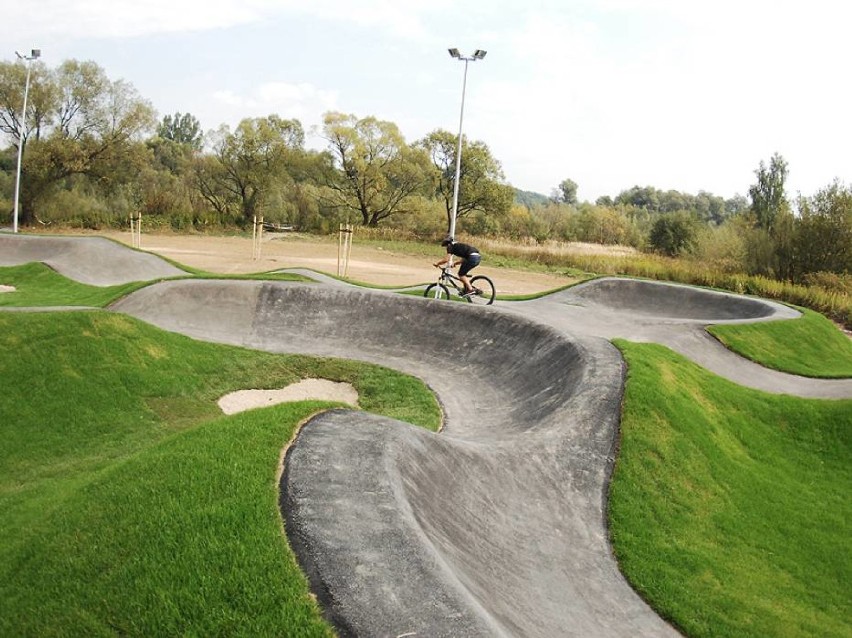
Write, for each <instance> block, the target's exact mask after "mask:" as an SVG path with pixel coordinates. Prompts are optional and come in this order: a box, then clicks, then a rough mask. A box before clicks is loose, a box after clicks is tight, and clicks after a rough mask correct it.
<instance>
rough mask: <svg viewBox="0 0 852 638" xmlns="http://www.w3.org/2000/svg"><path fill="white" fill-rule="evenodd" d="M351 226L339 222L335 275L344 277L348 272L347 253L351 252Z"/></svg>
mask: <svg viewBox="0 0 852 638" xmlns="http://www.w3.org/2000/svg"><path fill="white" fill-rule="evenodd" d="M353 233H354V231H353V230H352V226H351V225H349V224H340V232H339V233H338V235H337V276H338V277H346V276H347V274H348V273H349V255H350V254H351V253H352V234H353Z"/></svg>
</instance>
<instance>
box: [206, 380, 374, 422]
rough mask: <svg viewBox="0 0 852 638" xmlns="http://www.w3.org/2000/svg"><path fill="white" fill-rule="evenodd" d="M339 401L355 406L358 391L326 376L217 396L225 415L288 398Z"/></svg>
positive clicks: (347, 384)
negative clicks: (286, 384)
mask: <svg viewBox="0 0 852 638" xmlns="http://www.w3.org/2000/svg"><path fill="white" fill-rule="evenodd" d="M312 400H318V401H339V402H341V403H348V404H349V405H351V406H355V407H357V405H358V392H357V391H356V390H355V388H354V387H352V385H351V384H349V383H338V382H335V381H328V380H327V379H303V380H302V381H299V382H298V383H293V384H290V385H288V386H286V387H284V388H281V389H279V390H238V391H237V392H231V393H230V394H226V395H225V396H223V397H222V398H221V399H219V401H218V403H219V408H220V409H221V410H222V412H224V413H225V414H236V413H237V412H243V411H245V410H251V409H254V408H265V407H269V406H271V405H277V404H278V403H286V402H288V401H312Z"/></svg>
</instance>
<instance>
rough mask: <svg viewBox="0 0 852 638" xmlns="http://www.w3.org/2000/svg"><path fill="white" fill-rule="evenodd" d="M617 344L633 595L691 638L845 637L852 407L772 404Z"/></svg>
mask: <svg viewBox="0 0 852 638" xmlns="http://www.w3.org/2000/svg"><path fill="white" fill-rule="evenodd" d="M617 345H618V346H619V348H621V350H622V352H623V353H624V355H625V357H626V360H627V363H628V378H627V387H626V394H625V399H624V408H623V418H622V429H621V449H620V453H619V457H618V461H617V463H616V468H615V472H614V475H613V480H612V483H611V487H610V501H609V515H610V523H611V534H612V540H613V545H614V548H615V552H616V555H617V556H618V558H619V561H620V563H621V566H622V569H623V571H624V573H625V575H626V576H627V578H628V579H629V580H630V582H631V583H632V584H633V586H634V587H635V588H636V589H637V590H638V591H639V592H640V593H641V595H642V596H643V597H645V598H646V599H647V600H648V601H649V602H650V603H651V605H652V606H653V607H654V608H655V609H656V610H657V611H658V612H660V613H661V614H662V615H663V616H664V617H665V618H667V619H669V620H671V621H672V622H673V623H674V624H675V625H676V626H677V627H679V628H680V629H681V630H683V631H684V632H685V633H686V635H688V636H693V637H697V636H731V637H737V638H741V637H743V636H849V635H852V602H850V598H849V583H850V582H852V554H850V553H849V551H848V548H849V538H850V537H852V524H851V523H850V521H852V505H850V501H849V493H850V491H851V490H852V466H850V464H849V459H850V458H852V401H850V400H844V401H816V400H804V399H797V398H793V397H788V396H774V395H769V394H765V393H761V392H757V391H753V390H749V389H745V388H742V387H740V386H737V385H735V384H732V383H730V382H728V381H726V380H724V379H722V378H720V377H717V376H715V375H712V374H710V373H708V372H707V371H705V370H703V369H701V368H699V367H698V366H696V365H694V364H692V363H690V362H688V361H687V360H685V359H683V358H682V357H680V356H679V355H676V354H675V353H672V352H671V351H669V350H667V349H666V348H663V347H661V346H656V345H640V344H632V343H628V342H624V341H619V342H617Z"/></svg>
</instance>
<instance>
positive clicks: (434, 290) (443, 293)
mask: <svg viewBox="0 0 852 638" xmlns="http://www.w3.org/2000/svg"><path fill="white" fill-rule="evenodd" d="M423 296H424V297H426V298H427V299H443V300H444V301H447V300H449V298H450V291H449V290H447V287H446V286H445V285H444V284H429V285H428V286H426V290H425V291H424V292H423Z"/></svg>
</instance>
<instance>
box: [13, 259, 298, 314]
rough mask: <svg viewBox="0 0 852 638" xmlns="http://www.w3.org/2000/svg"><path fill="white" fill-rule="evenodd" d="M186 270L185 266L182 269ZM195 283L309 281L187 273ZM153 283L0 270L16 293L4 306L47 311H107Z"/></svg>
mask: <svg viewBox="0 0 852 638" xmlns="http://www.w3.org/2000/svg"><path fill="white" fill-rule="evenodd" d="M180 267H181V268H186V267H185V266H180ZM187 271H188V272H190V271H191V272H192V274H193V275H194V278H195V279H254V280H276V281H307V279H306V278H305V277H302V276H300V275H293V274H289V273H265V274H262V273H261V274H251V275H216V274H211V273H205V272H203V271H199V270H192V269H187ZM150 283H151V282H148V281H144V282H138V281H137V282H131V283H127V284H119V285H117V286H90V285H88V284H81V283H80V282H77V281H74V280H72V279H68V278H67V277H64V276H62V275H60V274H59V273H57V272H56V271H55V270H53V269H51V268H49V267H48V266H45V265H44V264H43V263H41V262H32V263H28V264H23V265H21V266H3V267H0V284H3V285H7V286H13V287H14V288H15V290H14V291H13V292H5V293H3V294H0V306H8V307H13V306H14V307H26V308H33V307H45V306H87V307H93V308H103V307H105V306H108V305H109V304H110V303H112V302H113V301H116V300H117V299H119V298H121V297H123V296H125V295H128V294H130V293H131V292H133V291H134V290H138V289H139V288H142V287H144V286H147V285H149V284H150Z"/></svg>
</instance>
